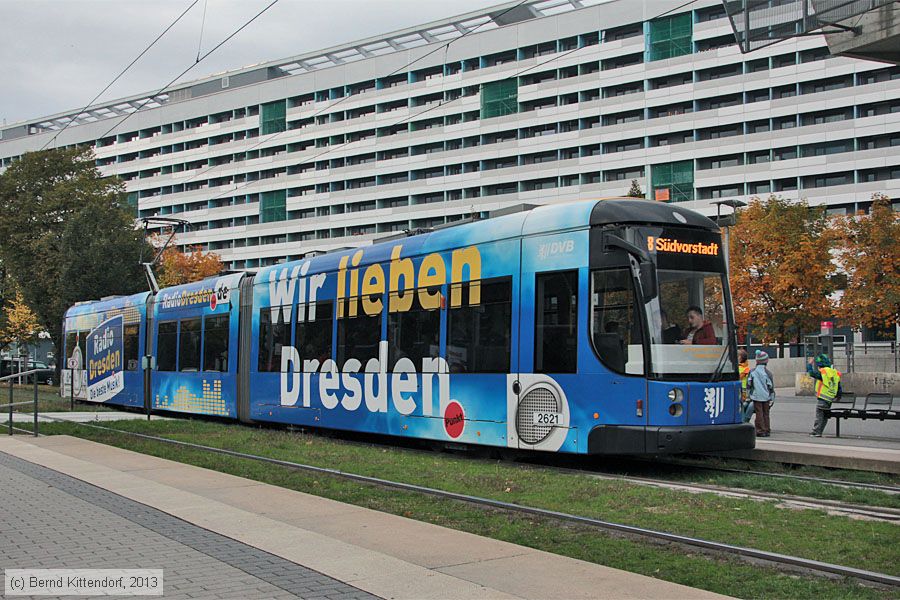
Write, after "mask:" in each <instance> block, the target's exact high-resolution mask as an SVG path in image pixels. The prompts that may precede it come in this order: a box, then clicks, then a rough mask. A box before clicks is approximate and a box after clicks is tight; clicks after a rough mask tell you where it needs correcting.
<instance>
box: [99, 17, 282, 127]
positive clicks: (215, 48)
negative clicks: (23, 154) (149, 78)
mask: <svg viewBox="0 0 900 600" xmlns="http://www.w3.org/2000/svg"><path fill="white" fill-rule="evenodd" d="M278 2H279V0H272V2H270V3H269V4H268V5H267V6H266V7H265V8H263V9H262V10H260V11H259V12H257V13H256V14H255V15H253V17H251V18H250V19H249V20H248V21H246V22H245V23H244V24H243V25H241V26H240V27H238V28H237V29H235V30H234V31H233V32H232V33H231V34H230V35H228V36H227V37H226V38H225V39H223V40H222V41H220V42H219V43H218V44H216V45H215V46H213V47H212V48H211V49H210V50H208V51H207V52H205V53H203V54H202V55H201V56H199V57H198V58H197V59H196V60H195V61H194V62H193V63H192V64H191V65H190V66H189V67H187V68H186V69H184V70H183V71H182V72H181V73H179V74H178V75H176V76H175V77H174V78H172V80H171V81H169V83H167V84H166V85H164V86H162V87H161V88H160V89H159V90H158V91H156V92H155V93H153V94H149V95H148V98H147V100H145V101H144V103H143V104H141V106H139V107H137V108H136V109H135V110H133V111H131V112H129V113H127V114H126V115H125V116H124V117H122V118H121V120H119V122H117V123H115V124H114V125H112V126H111V127H110V128H109V129H107V130H106V131H105V132H104V133H103V134H102V135H100V136H98V138H97V139H103V138H105V137H106V136H107V135H109V134H110V132H112V131H113V130H114V129H116V128H118V127H120V126H121V125H122V123H124V122H125V121H127V120H128V119H129V118H130V117H131V115H134V114H136V113H138V112H140V111H141V109H143V108H144V107H145V106H147V105H148V104H150V102H152V101H153V98H155V97H157V96H159V95H160V94H162V93H164V92H166V91H168V89H169V88H170V87H171V86H172V85H174V84H175V82H177V81H178V80H179V79H181V78H182V77H184V76H185V75H187V74H188V73H189V72H190V71H191V70H193V69H194V67H196V66H197V65H198V64H200V63H201V62H202V61H204V60H205V59H206V58H207V57H209V56H210V55H211V54H212V53H213V52H215V51H216V50H218V49H219V48H221V47H222V46H223V45H225V44H226V43H228V42H229V41H230V40H231V39H232V38H233V37H234V36H236V35H237V34H239V33H240V32H241V31H243V30H244V29H245V28H247V27H248V26H249V25H250V24H251V23H253V22H254V21H255V20H256V19H258V18H259V17H261V16H262V15H263V14H264V13H265V12H266V11H267V10H269V9H270V8H272V7H273V6H275V5H276V4H278Z"/></svg>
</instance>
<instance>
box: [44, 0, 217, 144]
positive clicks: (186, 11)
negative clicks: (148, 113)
mask: <svg viewBox="0 0 900 600" xmlns="http://www.w3.org/2000/svg"><path fill="white" fill-rule="evenodd" d="M199 1H200V0H194V1H193V2H191V3H190V4H189V5H188V7H187V8H185V9H184V10H183V11H182V12H181V14H180V15H178V17H176V18H175V20H174V21H172V22H171V23H169V25H168V27H166V28H165V29H163V31H162V33H160V34H159V35H158V36H156V39H154V40H153V41H152V42H150V44H149V45H148V46H147V47H146V48H144V49H143V50H141V52H140V54H138V55H137V56H136V57H134V59H133V60H132V61H131V62H130V63H128V65H127V66H126V67H125V68H124V69H122V71H121V72H120V73H119V74H118V75H116V76H115V77H114V78H113V80H112V81H110V82H109V83H108V84H106V87H105V88H103V89H102V90H100V92H99V93H98V94H97V95H96V96H94V97H93V98H92V99H91V100H90V101H89V102H88V103H87V104H85V105H84V108H82V109H81V110H79V111H78V112H77V113H75V116H73V117H72V118H71V119H69V121H68V122H67V123H66V124H65V125H64V126H63V127H62V129H60V130H59V131H57V132H56V134H55V135H54V136H53V137H52V138H50V139H49V140H47V142H46V143H45V144H44V145H43V146H41V150H44V149H46V148H47V146H49V145H50V144H52V143H53V142H55V141H56V138H58V137H59V136H60V134H61V133H62V132H63V131H65V130H66V129H68V128H69V125H71V124H72V123H74V122H75V119H76V118H77V117H78V115H80V114H82V113H83V112H84V111H86V110H87V109H88V108H90V107H91V106H92V105H93V104H94V102H96V101H97V100H98V99H99V98H100V96H102V95H103V94H105V93H106V92H107V90H109V88H111V87H112V86H113V85H114V84H115V83H116V82H117V81H118V80H119V79H121V77H122V76H123V75H124V74H125V73H127V72H128V70H129V69H130V68H131V67H133V66H134V64H135V63H136V62H137V61H139V60H140V59H141V58H142V57H143V56H144V55H145V54H147V52H149V51H150V49H151V48H153V46H155V45H156V42H158V41H159V40H161V39H162V38H163V36H164V35H166V34H167V33H168V32H169V30H170V29H172V28H173V27H175V25H176V24H177V23H178V22H179V21H180V20H181V19H182V17H184V15H186V14H187V13H188V11H190V10H191V9H192V8H194V6H195V5H196V4H197V3H198V2H199Z"/></svg>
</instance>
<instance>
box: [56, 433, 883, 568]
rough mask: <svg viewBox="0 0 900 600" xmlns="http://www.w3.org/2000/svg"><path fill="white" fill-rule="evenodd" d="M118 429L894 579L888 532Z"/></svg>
mask: <svg viewBox="0 0 900 600" xmlns="http://www.w3.org/2000/svg"><path fill="white" fill-rule="evenodd" d="M112 426H113V427H115V428H117V429H123V430H129V431H137V432H142V433H151V434H154V435H163V436H165V437H168V438H171V439H178V440H183V441H191V442H195V443H199V444H204V445H209V446H213V447H217V448H227V449H229V450H235V451H239V452H247V453H252V454H258V455H262V456H269V457H273V458H280V459H284V460H290V461H294V462H300V463H306V464H312V465H317V466H324V467H330V468H335V469H341V470H345V471H349V472H354V473H360V474H363V475H371V476H374V477H381V478H384V479H391V480H395V481H404V482H408V483H413V484H418V485H425V486H429V487H438V488H441V489H445V490H448V491H453V492H458V493H462V494H472V495H479V496H483V497H489V498H496V499H499V500H503V501H507V502H513V503H518V504H523V505H529V506H536V507H540V508H547V509H550V510H557V511H561V512H567V513H572V514H578V515H583V516H587V517H594V518H598V519H604V520H609V521H615V522H619V523H627V524H631V525H637V526H641V527H648V528H653V529H659V530H663V531H669V532H673V533H679V534H682V535H688V536H693V537H700V538H704V539H710V540H718V541H724V542H727V543H731V544H736V545H741V546H748V547H753V548H758V549H761V550H768V551H773V552H779V553H782V554H789V555H794V556H803V557H806V558H811V559H815V560H821V561H825V562H833V563H837V564H843V565H847V566H854V567H858V568H863V569H868V570H874V571H881V572H884V573H890V574H894V575H896V574H897V571H898V566H897V560H896V557H897V555H896V550H895V542H896V539H897V532H898V531H900V530H898V526H897V525H895V524H892V523H882V522H871V521H860V520H854V519H849V518H844V517H833V516H828V515H826V514H825V513H823V512H822V511H817V510H784V509H781V508H779V507H778V506H777V504H776V503H774V502H758V501H751V500H746V499H738V498H723V497H720V496H716V495H714V494H694V493H687V492H681V491H677V490H669V489H658V488H648V487H646V486H641V485H635V484H628V483H624V482H621V481H615V480H603V479H597V478H592V477H589V476H583V475H573V474H570V473H557V472H553V471H552V470H548V469H529V468H521V467H518V466H515V465H511V464H509V463H502V462H491V461H483V460H481V461H480V460H471V459H469V458H461V457H458V456H448V455H443V454H432V453H422V452H411V451H408V450H404V449H398V448H390V447H373V446H368V445H362V444H353V443H347V442H342V441H337V440H331V439H327V438H323V437H321V436H311V435H308V434H297V433H290V432H284V431H272V430H263V429H256V428H252V427H246V426H239V425H231V424H223V423H211V422H200V421H151V422H144V421H125V422H116V423H115V424H114V425H112ZM51 431H52V432H58V433H69V434H73V435H78V436H80V437H90V436H94V435H98V434H99V433H102V434H103V435H109V434H107V433H105V432H98V431H97V430H90V429H87V428H84V427H78V426H77V425H71V424H53V425H49V424H48V426H47V428H45V430H44V432H45V433H49V432H51ZM117 436H118V437H121V439H118V437H117ZM113 438H114V439H116V441H115V442H114V443H115V444H116V445H122V446H123V447H131V446H130V445H129V440H131V443H132V444H133V443H136V439H135V438H131V437H130V436H125V435H121V434H116V435H114V436H113ZM91 439H95V438H93V437H91ZM176 455H177V454H176Z"/></svg>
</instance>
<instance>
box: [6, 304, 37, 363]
mask: <svg viewBox="0 0 900 600" xmlns="http://www.w3.org/2000/svg"><path fill="white" fill-rule="evenodd" d="M5 312H6V315H5V317H6V318H5V319H4V323H3V329H2V330H0V346H7V345H9V344H11V343H13V342H15V344H16V345H17V346H18V349H19V354H20V355H22V356H23V357H24V358H25V364H26V365H27V364H28V344H31V343H34V342H36V341H37V340H38V334H39V333H40V329H41V327H40V325H39V324H38V320H37V316H35V314H34V313H33V312H31V309H30V308H28V305H27V304H25V300H24V299H23V298H22V293H21V292H18V291H17V292H16V295H15V298H14V299H13V300H12V302H10V305H9V308H8V309H7V310H6V311H5ZM23 348H24V349H25V352H24V353H23V352H22V349H23ZM25 370H27V369H25Z"/></svg>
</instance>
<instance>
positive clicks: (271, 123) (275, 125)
mask: <svg viewBox="0 0 900 600" xmlns="http://www.w3.org/2000/svg"><path fill="white" fill-rule="evenodd" d="M286 111H287V105H286V104H285V101H284V100H278V101H276V102H269V103H268V104H263V105H262V107H261V110H260V113H261V115H260V119H259V130H260V134H261V135H268V134H270V133H279V132H282V131H284V130H285V129H287V123H286V118H285V115H286Z"/></svg>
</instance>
